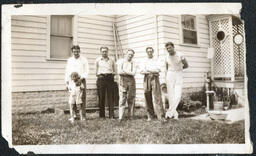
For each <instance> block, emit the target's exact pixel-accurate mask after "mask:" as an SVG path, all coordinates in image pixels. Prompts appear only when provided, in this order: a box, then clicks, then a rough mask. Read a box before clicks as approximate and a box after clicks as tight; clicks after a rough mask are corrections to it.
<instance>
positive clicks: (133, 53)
mask: <svg viewBox="0 0 256 156" xmlns="http://www.w3.org/2000/svg"><path fill="white" fill-rule="evenodd" d="M128 51H131V52H132V53H133V55H134V54H135V51H134V50H133V49H128V50H127V51H126V54H127V53H128Z"/></svg>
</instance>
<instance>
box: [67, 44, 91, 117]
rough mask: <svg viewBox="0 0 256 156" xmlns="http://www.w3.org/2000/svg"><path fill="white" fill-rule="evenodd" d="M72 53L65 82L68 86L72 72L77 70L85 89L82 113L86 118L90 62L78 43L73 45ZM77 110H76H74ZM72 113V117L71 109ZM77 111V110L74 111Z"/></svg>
mask: <svg viewBox="0 0 256 156" xmlns="http://www.w3.org/2000/svg"><path fill="white" fill-rule="evenodd" d="M71 50H72V54H73V56H72V57H70V58H69V59H68V61H67V65H66V72H65V82H66V86H67V88H68V86H69V83H70V82H71V77H70V76H71V74H72V73H73V72H77V73H78V74H79V76H80V78H81V80H82V83H83V86H84V89H83V95H82V101H83V104H82V108H81V109H82V110H83V112H84V114H81V115H82V116H84V118H85V107H86V78H87V76H88V74H89V64H88V61H87V59H86V58H85V57H82V56H80V47H79V46H78V45H73V46H72V48H71ZM74 111H75V110H74ZM70 113H72V114H70V115H71V117H73V115H75V114H73V112H72V111H71V112H70ZM74 113H75V112H74Z"/></svg>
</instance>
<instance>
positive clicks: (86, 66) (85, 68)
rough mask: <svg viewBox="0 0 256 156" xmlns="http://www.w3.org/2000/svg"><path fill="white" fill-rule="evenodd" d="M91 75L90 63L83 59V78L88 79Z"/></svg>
mask: <svg viewBox="0 0 256 156" xmlns="http://www.w3.org/2000/svg"><path fill="white" fill-rule="evenodd" d="M88 75H89V63H88V60H87V59H86V58H83V72H82V74H81V77H82V78H85V79H86V78H87V77H88Z"/></svg>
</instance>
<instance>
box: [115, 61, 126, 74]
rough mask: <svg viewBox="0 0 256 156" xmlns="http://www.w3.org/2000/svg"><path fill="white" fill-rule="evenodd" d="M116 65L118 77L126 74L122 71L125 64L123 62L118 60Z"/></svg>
mask: <svg viewBox="0 0 256 156" xmlns="http://www.w3.org/2000/svg"><path fill="white" fill-rule="evenodd" d="M116 64H117V74H118V75H122V74H125V72H124V71H123V69H122V64H123V63H122V62H121V60H118V61H117V63H116Z"/></svg>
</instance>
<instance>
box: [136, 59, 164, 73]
mask: <svg viewBox="0 0 256 156" xmlns="http://www.w3.org/2000/svg"><path fill="white" fill-rule="evenodd" d="M147 70H154V71H155V70H157V71H159V72H160V71H161V65H160V62H159V60H158V59H157V58H146V59H145V60H143V61H142V62H141V64H140V72H142V71H147Z"/></svg>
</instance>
